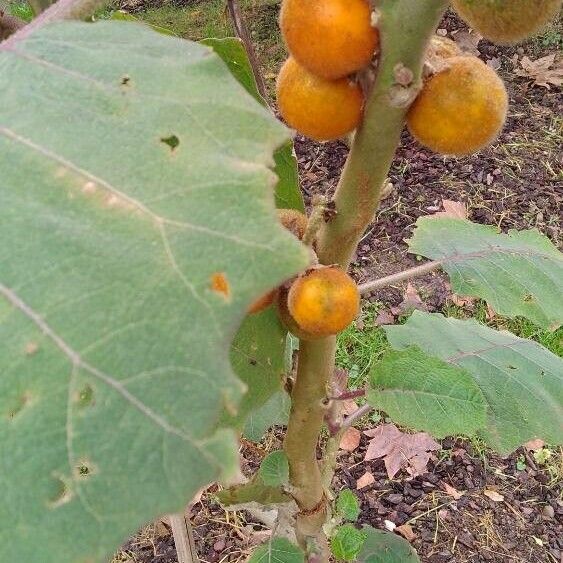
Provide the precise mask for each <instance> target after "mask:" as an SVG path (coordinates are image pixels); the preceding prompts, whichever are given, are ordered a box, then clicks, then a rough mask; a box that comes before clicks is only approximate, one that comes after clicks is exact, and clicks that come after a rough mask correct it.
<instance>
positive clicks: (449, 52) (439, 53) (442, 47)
mask: <svg viewBox="0 0 563 563" xmlns="http://www.w3.org/2000/svg"><path fill="white" fill-rule="evenodd" d="M428 55H429V56H430V58H433V57H439V58H441V59H449V58H451V57H457V56H462V55H463V53H462V51H461V49H460V48H459V47H458V45H457V43H456V42H455V41H452V40H451V39H448V38H447V37H440V36H439V35H434V36H433V37H432V39H430V45H429V47H428Z"/></svg>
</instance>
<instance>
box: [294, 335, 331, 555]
mask: <svg viewBox="0 0 563 563" xmlns="http://www.w3.org/2000/svg"><path fill="white" fill-rule="evenodd" d="M335 348H336V340H335V338H334V337H330V338H324V339H322V340H316V341H312V342H306V341H303V340H302V341H301V346H300V349H299V364H298V366H297V378H296V381H295V386H294V387H293V391H292V395H291V399H292V403H291V413H290V416H289V423H288V427H287V433H286V436H285V442H284V449H285V452H286V454H287V457H288V459H289V471H290V483H291V492H292V495H293V497H294V498H295V501H296V502H297V505H298V506H299V509H300V512H299V514H298V515H297V529H296V532H297V537H298V539H299V541H300V543H301V544H302V545H303V546H305V545H306V544H307V543H308V540H309V539H315V540H317V539H318V534H319V532H320V531H321V528H322V525H323V524H324V522H325V520H326V517H327V506H326V498H325V495H324V488H323V482H322V479H321V471H320V467H319V462H318V460H317V443H318V439H319V434H320V431H321V428H322V424H323V420H324V415H325V413H326V406H325V401H326V397H327V386H328V383H329V381H330V378H331V377H332V372H333V369H334V353H335Z"/></svg>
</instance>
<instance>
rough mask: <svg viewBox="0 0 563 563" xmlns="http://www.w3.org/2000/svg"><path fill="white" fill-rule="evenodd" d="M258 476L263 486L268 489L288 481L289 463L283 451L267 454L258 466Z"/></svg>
mask: <svg viewBox="0 0 563 563" xmlns="http://www.w3.org/2000/svg"><path fill="white" fill-rule="evenodd" d="M259 475H260V477H261V479H262V481H264V484H266V485H269V486H270V487H276V486H278V485H283V484H285V483H287V482H288V481H289V462H288V460H287V456H286V455H285V452H284V451H283V450H278V451H275V452H272V453H270V454H268V455H267V456H266V457H265V458H264V459H263V460H262V463H261V464H260V469H259Z"/></svg>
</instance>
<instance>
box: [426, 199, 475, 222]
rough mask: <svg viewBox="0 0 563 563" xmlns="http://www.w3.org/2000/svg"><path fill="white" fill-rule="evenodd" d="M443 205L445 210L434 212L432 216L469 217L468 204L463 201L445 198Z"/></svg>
mask: <svg viewBox="0 0 563 563" xmlns="http://www.w3.org/2000/svg"><path fill="white" fill-rule="evenodd" d="M442 207H443V208H444V211H438V212H437V213H433V214H432V215H431V217H452V218H454V219H467V217H468V212H467V206H466V205H465V203H462V202H461V201H452V200H451V199H443V200H442Z"/></svg>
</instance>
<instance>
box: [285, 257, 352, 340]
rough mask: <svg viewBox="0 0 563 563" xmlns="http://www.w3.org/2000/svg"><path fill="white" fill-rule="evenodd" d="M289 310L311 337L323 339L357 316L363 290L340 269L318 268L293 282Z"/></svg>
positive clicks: (299, 326) (288, 297) (288, 298)
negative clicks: (359, 289)
mask: <svg viewBox="0 0 563 563" xmlns="http://www.w3.org/2000/svg"><path fill="white" fill-rule="evenodd" d="M287 309H288V311H289V314H290V315H291V318H292V319H293V321H294V322H295V323H296V324H297V326H298V328H299V329H300V330H301V331H302V332H303V333H305V334H306V335H308V337H309V338H323V337H325V336H329V335H331V334H337V333H339V332H340V331H341V330H343V329H345V328H346V327H347V326H348V325H349V324H350V323H351V322H352V321H353V320H354V319H355V318H356V316H357V315H358V312H359V310H360V293H359V291H358V286H357V285H356V283H355V282H354V280H353V279H352V278H351V277H350V276H349V275H348V274H347V273H346V272H344V271H343V270H341V269H340V268H338V267H336V266H325V267H317V268H314V269H312V270H309V271H308V272H305V273H304V274H303V275H301V276H299V277H298V278H297V279H296V280H295V281H294V282H293V283H292V284H291V287H290V288H289V292H288V294H287Z"/></svg>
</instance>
